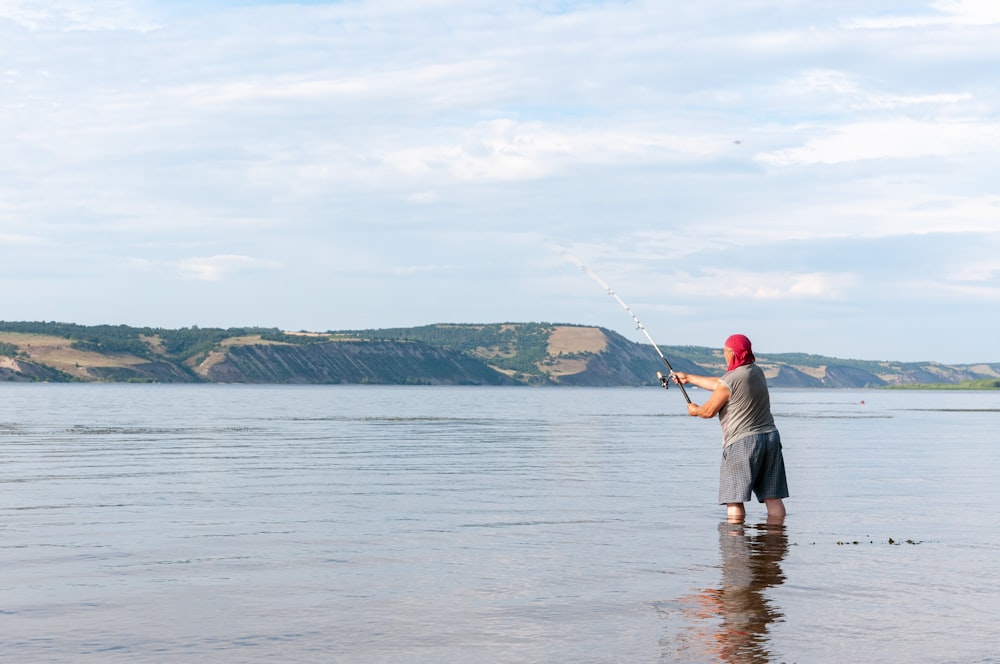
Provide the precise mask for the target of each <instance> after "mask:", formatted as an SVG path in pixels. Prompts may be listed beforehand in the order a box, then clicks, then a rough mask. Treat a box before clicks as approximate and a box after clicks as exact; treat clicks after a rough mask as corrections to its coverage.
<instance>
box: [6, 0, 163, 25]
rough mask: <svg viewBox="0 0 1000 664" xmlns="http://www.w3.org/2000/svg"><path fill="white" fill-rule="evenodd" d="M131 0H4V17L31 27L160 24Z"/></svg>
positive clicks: (139, 4)
mask: <svg viewBox="0 0 1000 664" xmlns="http://www.w3.org/2000/svg"><path fill="white" fill-rule="evenodd" d="M141 4H142V3H141V2H139V3H137V2H134V1H128V0H87V1H86V2H84V1H81V0H44V2H39V1H38V0H0V18H2V19H7V20H9V21H13V22H14V23H16V24H18V25H20V26H22V27H25V28H28V29H29V30H58V31H71V30H85V31H104V30H137V31H148V30H152V29H155V27H156V25H155V24H154V23H153V22H152V21H151V20H150V19H149V18H148V16H146V15H145V13H144V12H143V11H142V10H141V8H140V7H141Z"/></svg>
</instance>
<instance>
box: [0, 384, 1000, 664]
mask: <svg viewBox="0 0 1000 664" xmlns="http://www.w3.org/2000/svg"><path fill="white" fill-rule="evenodd" d="M693 396H694V398H695V399H697V398H698V396H700V395H699V394H694V395H693ZM0 397H2V399H3V404H4V406H3V410H2V411H0V446H2V447H0V449H2V454H3V462H2V464H0V484H2V492H0V570H2V571H0V593H2V594H0V660H2V661H12V662H13V661H18V662H24V661H74V662H79V661H102V662H106V661H129V662H136V661H156V662H174V661H198V660H202V659H207V658H212V659H213V660H215V661H220V662H254V661H275V660H280V661H338V662H451V661H463V662H464V661H477V660H478V661H492V662H553V661H573V662H624V661H628V662H647V661H648V662H654V661H664V662H715V661H724V662H726V661H728V662H800V663H805V662H829V661H865V662H998V661H1000V639H998V638H997V637H995V636H994V633H995V622H996V618H997V616H998V614H1000V535H998V533H997V532H996V529H995V528H994V527H993V525H994V524H995V522H996V518H995V515H994V514H993V513H992V509H991V507H992V506H993V505H995V504H997V501H998V499H1000V489H998V487H997V483H996V478H997V476H998V470H1000V450H998V446H997V442H998V441H997V437H996V430H997V425H998V424H1000V393H995V392H993V393H987V392H978V393H977V392H883V391H861V390H844V391H841V390H775V391H774V392H773V394H772V401H773V405H774V411H775V416H776V419H777V422H778V426H779V429H780V430H781V434H782V440H783V442H784V447H785V457H786V463H787V465H788V468H789V483H790V488H791V492H792V498H791V499H789V500H788V501H787V505H788V508H789V516H788V518H787V519H786V520H785V522H784V523H783V524H781V525H780V526H777V525H772V526H768V524H766V523H765V519H764V513H763V509H762V508H761V506H759V505H757V504H752V505H749V506H748V518H747V521H746V523H745V524H743V525H742V526H736V525H729V524H725V523H724V522H723V521H724V519H723V517H724V510H723V508H720V507H719V506H717V505H714V502H715V494H716V490H717V487H716V482H717V474H718V462H719V456H720V447H721V435H720V432H719V427H718V424H717V423H716V422H710V421H703V420H696V419H693V418H689V417H687V416H686V415H684V414H682V413H683V412H684V408H683V400H682V399H681V396H680V394H679V392H677V391H674V390H671V391H669V392H666V393H664V392H663V391H662V390H660V389H659V388H655V389H654V388H649V389H583V388H581V389H576V388H549V389H534V388H523V387H522V388H479V387H463V388H436V387H318V386H310V387H305V386H300V387H293V386H204V385H202V386H169V385H162V386H159V385H0ZM862 400H863V401H864V404H862V403H861V401H862ZM845 657H847V658H848V659H847V660H845Z"/></svg>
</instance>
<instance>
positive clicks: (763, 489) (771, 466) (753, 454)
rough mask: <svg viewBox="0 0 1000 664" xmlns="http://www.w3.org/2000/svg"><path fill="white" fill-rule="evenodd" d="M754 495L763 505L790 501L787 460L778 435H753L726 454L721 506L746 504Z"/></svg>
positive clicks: (721, 484) (735, 444) (720, 495)
mask: <svg viewBox="0 0 1000 664" xmlns="http://www.w3.org/2000/svg"><path fill="white" fill-rule="evenodd" d="M751 491H753V493H754V494H756V496H757V501H758V502H761V503H762V502H764V501H765V500H766V499H767V498H787V497H788V481H787V480H786V479H785V459H784V457H783V456H782V455H781V437H780V436H778V432H777V431H772V432H770V433H754V434H750V435H749V436H746V437H744V438H740V439H739V440H737V441H736V442H734V443H733V444H731V445H727V446H726V447H725V448H724V449H723V450H722V467H721V469H720V473H719V503H720V504H722V505H725V504H726V503H745V502H747V501H748V500H750V492H751Z"/></svg>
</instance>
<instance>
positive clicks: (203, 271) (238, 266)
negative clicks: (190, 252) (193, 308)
mask: <svg viewBox="0 0 1000 664" xmlns="http://www.w3.org/2000/svg"><path fill="white" fill-rule="evenodd" d="M277 267H278V265H277V264H276V263H274V262H272V261H264V260H259V259H256V258H251V257H249V256H237V255H232V254H226V255H220V256H208V257H204V258H188V259H185V260H182V261H180V262H179V263H178V264H177V268H178V271H179V272H180V275H181V276H182V277H184V278H186V279H195V280H198V281H221V280H223V279H226V278H228V277H230V276H232V275H234V274H238V273H242V272H254V271H258V270H274V269H277Z"/></svg>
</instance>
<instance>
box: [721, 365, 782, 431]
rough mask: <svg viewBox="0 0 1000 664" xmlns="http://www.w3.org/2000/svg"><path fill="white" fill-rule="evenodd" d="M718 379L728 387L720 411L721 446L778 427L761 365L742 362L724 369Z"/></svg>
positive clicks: (775, 429) (774, 429)
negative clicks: (725, 399)
mask: <svg viewBox="0 0 1000 664" xmlns="http://www.w3.org/2000/svg"><path fill="white" fill-rule="evenodd" d="M719 380H721V381H722V382H723V383H724V384H725V385H726V387H728V388H729V401H727V402H726V405H724V406H723V407H722V410H720V411H719V422H720V423H721V424H722V444H723V446H724V447H728V446H729V445H732V444H733V443H735V442H736V441H737V440H739V439H740V438H743V437H744V436H749V435H750V434H753V433H769V432H771V431H777V430H778V429H777V427H775V426H774V418H773V417H772V416H771V399H770V397H769V396H768V393H767V380H766V379H765V378H764V371H763V370H762V369H761V368H760V367H758V366H757V365H756V364H753V363H751V364H744V365H743V366H741V367H736V368H735V369H733V370H732V371H728V372H726V374H725V375H724V376H723V377H722V378H720V379H719Z"/></svg>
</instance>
